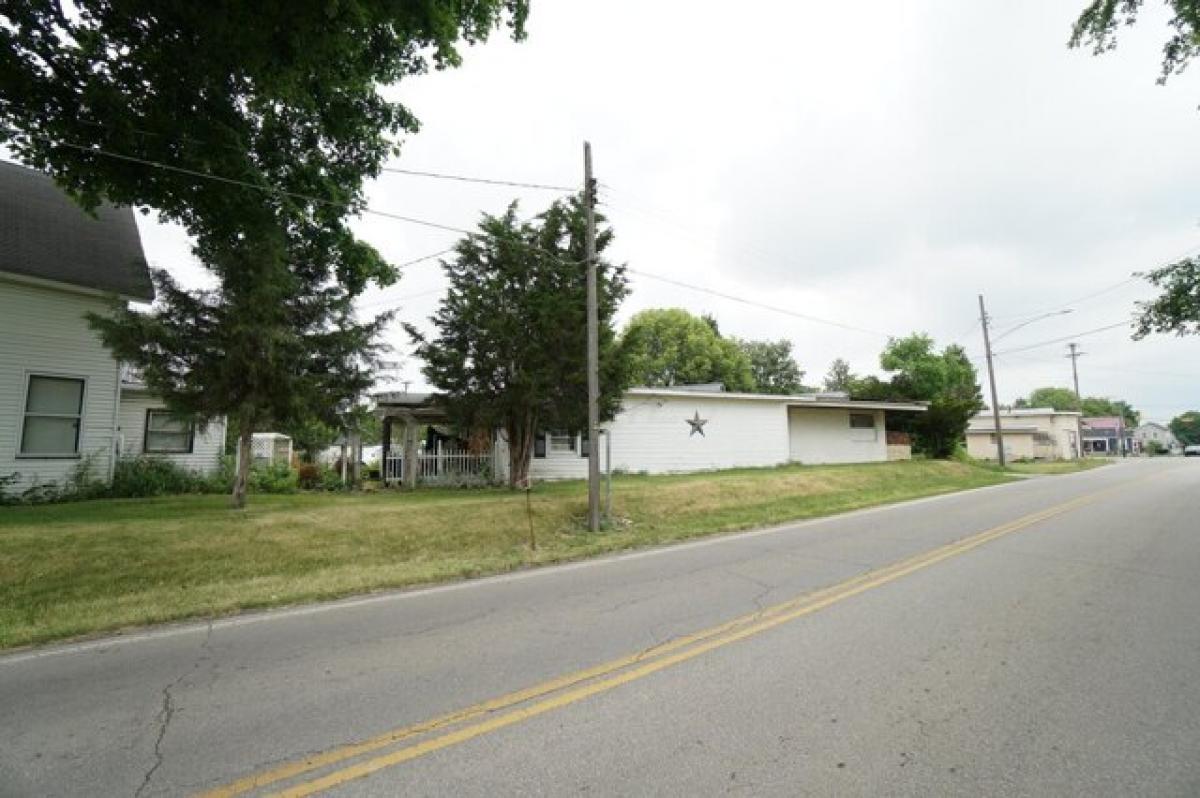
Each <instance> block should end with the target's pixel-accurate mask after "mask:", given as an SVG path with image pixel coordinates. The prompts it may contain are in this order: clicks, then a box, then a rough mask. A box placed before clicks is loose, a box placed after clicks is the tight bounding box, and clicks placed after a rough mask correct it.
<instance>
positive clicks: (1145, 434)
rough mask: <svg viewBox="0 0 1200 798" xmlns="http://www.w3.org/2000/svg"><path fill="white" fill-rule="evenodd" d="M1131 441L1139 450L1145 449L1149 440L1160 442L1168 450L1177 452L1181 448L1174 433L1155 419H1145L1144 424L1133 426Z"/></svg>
mask: <svg viewBox="0 0 1200 798" xmlns="http://www.w3.org/2000/svg"><path fill="white" fill-rule="evenodd" d="M1133 441H1134V444H1135V445H1136V446H1137V448H1138V450H1139V451H1145V450H1146V444H1148V443H1150V442H1151V441H1154V442H1156V443H1160V444H1162V446H1163V448H1164V449H1166V450H1167V451H1168V452H1177V451H1180V450H1181V449H1182V448H1183V447H1182V446H1181V445H1180V443H1179V439H1178V438H1176V437H1175V433H1173V432H1171V430H1170V429H1168V428H1167V427H1166V426H1165V425H1163V424H1159V423H1158V422H1156V421H1147V422H1146V423H1145V424H1142V425H1141V426H1138V427H1135V428H1134V430H1133Z"/></svg>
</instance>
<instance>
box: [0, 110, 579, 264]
mask: <svg viewBox="0 0 1200 798" xmlns="http://www.w3.org/2000/svg"><path fill="white" fill-rule="evenodd" d="M0 131H3V132H5V133H10V134H18V135H25V136H28V137H29V138H33V139H38V140H39V141H46V142H48V143H50V144H51V145H54V146H61V147H69V148H71V149H75V150H79V151H80V152H86V153H92V154H94V155H103V156H105V157H107V158H114V159H117V160H120V161H126V162H129V163H137V164H141V165H143V166H150V167H153V168H156V169H163V170H166V171H169V172H175V173H178V174H184V175H188V176H190V177H196V178H200V179H202V180H212V181H215V182H218V183H224V184H226V185H233V186H240V187H243V188H249V189H252V190H254V191H261V192H263V193H264V194H276V195H279V196H285V197H291V198H293V199H300V200H305V201H307V202H312V203H316V204H318V205H327V206H329V207H333V208H344V209H346V210H356V212H358V213H363V214H370V215H372V216H380V217H383V218H385V219H393V220H395V221H400V222H406V223H408V224H413V225H419V226H421V227H429V228H432V229H435V230H444V231H446V232H449V233H458V234H459V235H465V236H475V235H478V231H473V230H467V229H465V228H462V227H455V226H453V225H448V224H442V223H440V222H431V221H429V220H427V219H418V218H416V217H413V216H405V215H403V214H399V213H392V212H391V211H381V210H378V209H375V208H372V207H370V206H363V207H361V208H358V209H352V208H351V206H350V205H349V203H345V202H337V201H335V200H330V199H324V198H322V197H313V196H310V195H307V194H301V193H299V192H295V191H286V190H284V189H281V188H275V187H271V186H261V185H257V184H255V183H250V182H248V181H245V180H238V179H236V178H232V177H225V176H224V175H214V174H210V173H207V172H200V171H197V170H195V169H188V168H186V167H182V166H174V165H172V164H166V163H162V162H161V161H152V160H149V159H147V158H138V157H136V156H133V155H125V154H123V153H118V152H112V151H109V150H104V149H100V148H99V147H88V146H86V145H82V144H75V143H74V142H69V141H61V140H58V139H54V138H52V137H50V136H39V135H36V134H33V133H23V132H21V131H18V130H14V129H12V128H0ZM508 243H509V244H512V245H513V246H517V247H520V248H524V249H528V250H530V251H531V252H539V253H541V254H543V255H548V256H550V257H551V258H554V259H555V260H557V261H558V262H559V263H562V264H564V265H575V266H582V265H584V262H583V261H574V260H564V259H562V258H560V257H559V256H558V254H557V253H554V252H551V251H549V250H547V249H542V248H541V247H539V246H536V245H533V244H526V243H525V242H523V241H510V242H508Z"/></svg>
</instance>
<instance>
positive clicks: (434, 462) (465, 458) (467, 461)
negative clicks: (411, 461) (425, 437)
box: [383, 449, 496, 485]
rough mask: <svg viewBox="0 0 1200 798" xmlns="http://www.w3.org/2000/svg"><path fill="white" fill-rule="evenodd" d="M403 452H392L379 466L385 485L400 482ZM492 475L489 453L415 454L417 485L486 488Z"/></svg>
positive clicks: (448, 451)
mask: <svg viewBox="0 0 1200 798" xmlns="http://www.w3.org/2000/svg"><path fill="white" fill-rule="evenodd" d="M404 468H405V464H404V452H403V451H401V450H396V449H393V450H392V452H391V453H390V454H389V455H388V457H387V459H386V460H385V461H384V463H383V478H384V479H385V480H386V481H387V482H388V483H389V484H393V483H400V482H402V481H403V480H404ZM495 474H496V467H495V458H494V457H493V453H492V452H491V451H488V452H484V453H482V454H477V453H474V452H468V451H466V450H465V449H441V450H438V451H433V452H420V453H418V454H417V482H418V483H421V484H425V485H438V484H445V485H463V484H486V483H488V482H491V481H493V479H494V478H495Z"/></svg>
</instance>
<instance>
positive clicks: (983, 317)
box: [979, 294, 1007, 468]
mask: <svg viewBox="0 0 1200 798" xmlns="http://www.w3.org/2000/svg"><path fill="white" fill-rule="evenodd" d="M979 322H980V323H981V324H982V325H983V351H984V352H985V353H986V354H987V370H988V383H990V384H991V386H992V422H993V423H994V424H995V425H996V459H997V460H999V461H1000V467H1001V468H1004V467H1005V466H1006V465H1007V464H1006V463H1005V462H1004V432H1003V431H1001V429H1000V402H999V401H997V399H996V371H995V369H994V368H993V367H992V341H991V337H990V335H989V334H988V316H987V310H985V309H984V307H983V294H980V295H979Z"/></svg>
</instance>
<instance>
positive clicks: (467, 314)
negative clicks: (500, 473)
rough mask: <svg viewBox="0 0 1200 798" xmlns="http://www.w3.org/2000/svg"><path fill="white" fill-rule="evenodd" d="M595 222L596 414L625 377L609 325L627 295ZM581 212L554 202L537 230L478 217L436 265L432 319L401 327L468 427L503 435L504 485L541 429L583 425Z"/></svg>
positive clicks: (512, 210)
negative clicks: (420, 326) (442, 281)
mask: <svg viewBox="0 0 1200 798" xmlns="http://www.w3.org/2000/svg"><path fill="white" fill-rule="evenodd" d="M603 221H604V220H603V217H599V216H598V217H597V232H596V254H597V263H596V276H597V288H598V298H599V302H598V307H599V320H600V330H599V332H600V336H599V339H600V340H599V342H600V417H601V419H602V420H609V419H611V418H612V417H613V416H614V415H616V412H617V410H618V409H619V408H620V401H621V395H622V393H623V392H624V389H625V387H626V382H625V374H626V372H625V369H624V366H623V363H622V361H621V358H620V356H619V353H618V352H617V351H616V347H615V339H616V336H615V333H614V332H613V326H612V320H613V316H614V314H615V313H616V310H617V307H618V305H620V303H621V300H622V299H624V298H625V295H626V293H627V291H628V289H627V287H626V279H625V269H624V267H621V266H614V265H613V264H611V263H609V262H608V261H606V260H605V259H604V258H603V257H601V255H602V253H603V252H604V251H605V250H606V249H608V247H609V245H610V244H611V243H612V240H613V233H612V230H611V228H606V227H602V226H601V225H602V223H603ZM585 231H586V227H585V221H584V214H583V207H582V204H581V202H580V201H579V200H578V199H577V198H575V199H571V200H569V201H566V202H556V203H555V204H553V205H552V206H550V208H549V210H547V211H546V212H545V213H543V214H541V215H540V216H538V217H537V219H536V220H534V221H533V222H521V221H519V220H518V219H517V206H516V203H513V204H512V205H511V206H510V207H509V209H508V211H507V212H506V213H505V214H504V215H503V216H485V217H484V219H483V221H482V222H481V223H480V225H479V232H478V233H476V234H474V235H471V236H468V237H467V238H465V239H463V240H462V241H460V242H459V243H458V245H457V247H456V248H455V255H454V257H453V259H451V260H449V261H447V262H445V263H444V264H443V266H444V268H445V271H446V276H447V277H448V278H449V280H450V288H449V290H448V292H447V294H446V297H445V299H443V300H442V302H441V305H440V306H439V308H438V310H437V312H436V313H435V314H434V315H433V317H432V318H431V319H430V321H431V322H432V323H433V327H434V333H433V334H432V335H431V336H427V335H424V334H422V333H421V332H420V331H418V330H417V329H416V328H414V327H413V326H412V325H405V329H406V330H407V332H408V334H409V335H410V336H411V337H412V338H413V339H414V341H415V342H416V354H417V355H418V356H419V357H421V358H422V359H423V360H424V361H425V367H424V369H423V373H424V374H425V376H426V378H428V380H429V381H430V383H431V384H432V385H433V386H434V387H435V388H436V389H437V391H438V392H439V395H440V397H441V399H442V401H444V402H445V404H446V407H447V409H448V410H449V412H450V414H451V417H452V418H453V419H454V421H455V423H456V424H457V425H458V426H460V427H461V428H463V429H464V430H468V431H470V430H476V429H486V430H492V429H497V428H498V429H501V430H503V432H504V435H505V439H506V440H507V442H508V449H509V482H510V484H511V485H512V486H514V487H516V486H519V485H521V484H523V483H525V481H526V480H527V478H528V475H529V463H530V459H531V458H532V456H533V442H534V436H535V435H536V434H537V432H538V431H539V430H544V429H562V430H585V429H587V357H586V354H587V353H586V346H585V344H586V341H587V315H586V310H587V305H586V300H587V286H586V281H585V275H586V271H585V265H584V264H585V262H586V261H585V249H584V241H585V238H584V235H585Z"/></svg>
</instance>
